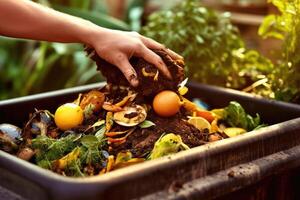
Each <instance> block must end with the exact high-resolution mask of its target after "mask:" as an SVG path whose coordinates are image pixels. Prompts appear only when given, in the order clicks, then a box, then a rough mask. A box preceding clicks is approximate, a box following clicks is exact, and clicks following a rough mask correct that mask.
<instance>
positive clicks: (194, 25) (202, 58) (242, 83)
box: [142, 0, 273, 89]
mask: <svg viewBox="0 0 300 200" xmlns="http://www.w3.org/2000/svg"><path fill="white" fill-rule="evenodd" d="M229 17H230V14H229V13H223V14H218V13H217V12H215V11H213V10H210V9H208V8H205V7H203V6H201V4H200V3H199V1H197V0H185V1H183V2H182V3H180V4H179V5H178V6H175V7H174V8H173V9H171V10H167V11H161V12H157V13H154V14H153V15H151V16H150V17H149V20H148V23H147V24H146V26H145V27H143V29H142V33H144V34H145V35H147V36H148V37H151V38H153V39H155V40H157V41H159V42H161V43H163V44H165V45H166V46H167V47H169V48H171V49H173V50H175V51H176V52H178V53H179V54H181V55H182V56H183V57H184V58H185V62H186V65H187V74H188V76H189V77H190V78H191V79H193V80H196V81H200V82H203V83H209V84H214V85H219V86H227V87H231V88H236V89H242V88H244V87H247V86H249V85H251V84H252V83H254V82H256V81H258V80H260V79H261V78H262V77H264V75H266V74H268V73H269V72H270V71H271V70H272V68H273V65H272V63H271V62H270V61H269V60H268V59H267V58H264V57H262V56H261V55H260V54H259V53H257V52H256V51H254V50H247V49H246V48H245V44H244V43H243V41H242V39H241V37H240V36H239V33H238V30H237V28H236V27H234V26H233V25H232V24H231V23H230V18H229Z"/></svg>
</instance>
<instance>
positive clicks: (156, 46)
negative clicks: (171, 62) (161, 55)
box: [141, 36, 183, 59]
mask: <svg viewBox="0 0 300 200" xmlns="http://www.w3.org/2000/svg"><path fill="white" fill-rule="evenodd" d="M141 37H142V41H143V43H144V44H145V46H146V47H148V48H150V49H163V50H165V51H166V52H167V53H168V54H169V55H170V56H171V57H172V58H173V59H183V57H182V56H180V55H178V54H177V53H175V52H174V51H172V50H171V49H168V48H166V47H165V46H164V45H162V44H160V43H158V42H156V41H155V40H153V39H151V38H147V37H145V36H141Z"/></svg>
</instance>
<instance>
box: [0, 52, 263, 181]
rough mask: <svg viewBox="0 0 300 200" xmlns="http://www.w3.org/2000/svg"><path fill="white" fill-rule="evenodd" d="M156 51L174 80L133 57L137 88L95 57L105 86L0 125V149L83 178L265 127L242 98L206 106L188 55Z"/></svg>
mask: <svg viewBox="0 0 300 200" xmlns="http://www.w3.org/2000/svg"><path fill="white" fill-rule="evenodd" d="M90 51H91V50H88V52H90ZM157 54H158V55H160V56H161V57H162V59H163V60H164V61H165V63H166V65H167V66H168V68H169V69H170V72H171V74H172V75H173V77H174V80H173V81H170V80H168V79H167V78H166V77H164V75H163V74H162V73H158V70H157V69H156V68H155V67H154V66H152V65H151V64H149V63H147V62H146V61H144V60H142V59H140V58H133V59H132V60H131V64H132V65H133V66H134V67H135V69H136V71H137V73H138V74H139V76H140V77H142V76H144V77H143V80H141V81H140V85H139V87H138V88H132V87H131V86H129V85H128V83H127V82H125V79H124V80H123V78H117V79H114V76H115V75H116V74H114V73H115V72H114V71H115V70H117V68H114V67H102V66H103V65H108V64H107V63H106V62H105V61H102V60H101V59H99V58H97V57H93V59H94V60H96V62H97V64H98V67H100V70H101V71H102V72H103V74H104V75H106V76H107V80H108V83H107V85H106V86H105V87H103V88H99V89H94V90H91V91H88V92H86V93H83V94H78V97H76V98H74V99H70V101H69V102H62V103H63V104H62V105H58V107H57V109H56V111H55V112H54V111H51V112H50V111H48V110H35V111H34V112H33V113H32V114H30V117H29V120H28V121H27V122H26V123H25V125H24V127H23V128H22V129H20V128H18V127H16V126H14V125H10V124H0V149H1V150H3V151H6V152H9V153H11V154H14V155H16V156H18V157H19V158H21V159H24V160H28V161H29V162H32V163H34V164H36V165H38V166H40V167H42V168H45V169H48V170H51V171H53V172H56V173H58V174H61V175H63V176H72V177H85V176H94V175H101V174H104V173H108V172H110V171H113V170H116V169H120V168H123V167H126V166H130V165H134V164H138V163H141V162H145V161H147V160H152V159H157V158H160V157H163V156H166V155H170V154H174V153H177V152H180V151H184V150H188V149H190V148H193V147H197V146H200V145H203V144H206V143H209V142H214V141H217V140H222V139H226V138H229V137H235V136H237V135H241V134H244V133H245V132H247V131H251V130H254V129H257V128H260V127H262V126H263V125H262V124H261V121H260V117H259V115H258V114H257V115H256V116H255V117H252V116H250V115H249V114H247V113H246V112H245V110H244V109H243V107H242V106H241V105H240V104H239V103H238V102H234V101H233V102H230V104H229V105H228V106H227V107H225V108H218V109H213V110H207V109H205V108H204V107H202V106H199V105H198V104H196V103H194V102H193V101H191V100H189V99H187V98H186V97H184V95H185V94H187V93H188V87H187V86H186V83H187V80H183V78H184V77H183V67H184V65H183V61H180V60H172V58H171V57H170V56H168V55H167V54H166V53H165V52H163V51H157ZM104 68H105V69H104ZM109 69H110V70H111V71H109ZM103 70H104V71H103ZM116 73H120V72H118V71H117V72H116ZM120 77H121V74H120ZM152 86H153V87H152ZM52 112H54V114H52Z"/></svg>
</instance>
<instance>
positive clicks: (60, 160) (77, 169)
mask: <svg viewBox="0 0 300 200" xmlns="http://www.w3.org/2000/svg"><path fill="white" fill-rule="evenodd" d="M100 130H101V129H100ZM101 138H102V139H101ZM105 144H106V143H105V138H104V137H96V136H95V135H83V136H82V137H80V138H78V135H75V134H69V135H67V136H66V137H61V138H60V139H57V140H56V139H53V138H50V137H47V136H38V137H37V138H35V139H33V140H32V147H33V148H34V149H35V150H37V154H36V162H37V165H39V166H41V167H43V168H46V169H51V170H54V169H56V168H59V169H60V170H64V172H65V173H66V175H70V176H84V173H83V171H82V170H83V167H84V166H104V165H105V162H106V154H105V153H106V152H105V151H103V150H102V149H103V147H104V145H105ZM54 161H55V162H54ZM62 166H63V167H62Z"/></svg>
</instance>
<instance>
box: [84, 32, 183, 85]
mask: <svg viewBox="0 0 300 200" xmlns="http://www.w3.org/2000/svg"><path fill="white" fill-rule="evenodd" d="M88 45H90V46H92V47H93V48H94V49H95V50H96V52H97V54H98V55H99V56H100V57H101V58H102V59H104V60H106V61H107V62H109V63H111V64H113V65H115V66H117V67H118V68H119V69H120V70H121V71H122V73H123V74H124V76H125V77H126V79H127V80H128V82H129V83H130V84H131V85H132V86H134V87H136V86H137V85H138V78H137V74H136V71H135V70H134V68H133V67H132V66H131V64H130V63H129V59H130V58H131V57H132V56H136V57H142V58H144V59H145V60H146V61H148V62H149V63H151V64H153V65H154V66H156V67H157V68H158V69H159V70H160V71H161V72H162V73H163V74H164V75H165V76H166V77H168V78H169V79H172V77H171V74H170V72H169V70H168V68H167V66H166V65H165V63H164V62H163V60H162V59H161V58H160V56H158V55H157V54H155V53H154V52H153V51H152V50H151V49H164V50H166V51H167V53H168V54H169V55H170V56H171V57H172V58H174V59H180V58H181V56H179V55H178V54H176V53H175V52H173V51H171V50H169V49H167V48H166V47H164V46H163V45H162V44H160V43H158V42H156V41H154V40H152V39H150V38H147V37H144V36H142V35H140V34H138V33H136V32H125V31H117V30H110V29H103V28H101V29H100V30H96V31H95V32H93V34H91V35H89V42H88Z"/></svg>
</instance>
